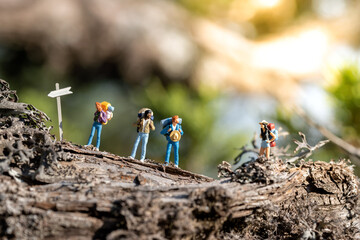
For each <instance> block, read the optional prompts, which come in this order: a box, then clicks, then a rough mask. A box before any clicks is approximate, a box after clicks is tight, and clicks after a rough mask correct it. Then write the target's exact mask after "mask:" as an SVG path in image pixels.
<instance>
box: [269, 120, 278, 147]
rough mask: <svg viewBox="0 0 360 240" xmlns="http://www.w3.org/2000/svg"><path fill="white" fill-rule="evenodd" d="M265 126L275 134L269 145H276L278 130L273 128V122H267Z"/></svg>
mask: <svg viewBox="0 0 360 240" xmlns="http://www.w3.org/2000/svg"><path fill="white" fill-rule="evenodd" d="M267 127H268V129H269V131H270V132H272V133H273V134H274V135H275V140H274V141H272V142H270V147H275V146H276V140H278V131H277V130H276V129H275V124H273V123H269V124H268V125H267ZM271 140H272V139H271Z"/></svg>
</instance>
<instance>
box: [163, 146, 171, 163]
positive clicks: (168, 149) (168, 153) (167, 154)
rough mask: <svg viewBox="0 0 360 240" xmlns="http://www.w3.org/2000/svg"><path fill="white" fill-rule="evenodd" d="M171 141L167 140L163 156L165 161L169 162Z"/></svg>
mask: <svg viewBox="0 0 360 240" xmlns="http://www.w3.org/2000/svg"><path fill="white" fill-rule="evenodd" d="M171 145H172V144H171V143H170V142H168V144H167V148H166V156H165V163H169V160H170V153H171Z"/></svg>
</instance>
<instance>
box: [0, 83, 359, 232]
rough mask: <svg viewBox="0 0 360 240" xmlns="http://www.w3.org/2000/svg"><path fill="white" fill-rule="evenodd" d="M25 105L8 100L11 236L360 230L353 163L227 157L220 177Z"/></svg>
mask: <svg viewBox="0 0 360 240" xmlns="http://www.w3.org/2000/svg"><path fill="white" fill-rule="evenodd" d="M1 83H2V84H3V85H4V84H5V83H4V82H1ZM8 101H10V102H12V103H11V104H12V105H13V107H10V110H9V108H7V110H3V109H4V108H3V106H9V103H8ZM18 104H20V103H17V102H16V100H15V99H10V98H6V97H4V98H2V99H1V100H0V114H1V115H0V118H1V125H0V140H1V142H0V167H1V172H2V174H1V175H0V222H1V228H0V236H1V238H2V239H266V238H270V239H351V238H353V239H356V238H359V237H360V235H359V226H360V225H359V216H358V213H359V207H358V192H359V190H358V183H359V182H358V179H357V178H356V177H355V176H354V174H353V171H352V168H351V167H349V166H348V165H347V163H345V161H341V162H337V163H324V162H303V163H300V164H299V165H298V167H296V168H289V167H288V166H287V165H286V164H284V163H283V162H282V161H281V160H279V159H271V160H269V161H263V160H262V159H258V160H257V161H255V162H252V163H250V164H248V165H247V166H246V167H242V168H240V169H238V170H236V171H232V170H231V169H230V168H229V165H228V164H226V163H223V164H222V165H220V166H219V172H220V173H221V175H222V176H223V178H222V179H221V180H214V179H211V178H209V177H206V176H202V175H198V174H195V173H191V172H189V171H185V170H182V169H178V168H174V167H172V166H164V165H163V164H160V163H154V162H145V163H142V162H140V161H138V160H133V159H129V158H123V157H120V156H116V155H114V154H111V153H107V152H98V151H92V150H91V149H90V148H84V147H82V146H77V145H74V144H71V143H69V142H58V141H55V140H54V139H53V138H52V137H51V135H50V134H49V132H48V129H46V128H44V126H42V125H41V122H42V121H43V119H42V118H39V117H37V118H33V120H32V121H30V120H29V119H30V116H43V115H42V113H41V112H40V111H38V110H36V109H35V108H31V109H30V110H29V111H30V112H27V113H24V115H22V116H20V115H19V114H18V112H16V113H15V112H14V111H12V110H11V109H20V110H17V111H21V109H28V105H26V104H21V106H25V107H23V108H18V107H19V106H20V105H18ZM27 114H29V115H30V116H28V115H27Z"/></svg>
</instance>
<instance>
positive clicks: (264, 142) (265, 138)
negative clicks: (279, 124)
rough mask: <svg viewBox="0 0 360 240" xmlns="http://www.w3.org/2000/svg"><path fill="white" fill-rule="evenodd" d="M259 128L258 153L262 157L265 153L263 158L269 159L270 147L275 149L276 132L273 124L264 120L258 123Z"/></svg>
mask: <svg viewBox="0 0 360 240" xmlns="http://www.w3.org/2000/svg"><path fill="white" fill-rule="evenodd" d="M259 124H260V127H261V129H260V130H261V133H260V138H261V147H260V153H259V155H260V156H262V155H264V153H265V156H266V158H267V159H269V158H270V146H271V147H275V146H276V143H275V141H276V140H277V138H278V137H277V131H276V130H275V124H273V123H268V122H267V121H265V120H262V121H261V122H260V123H259Z"/></svg>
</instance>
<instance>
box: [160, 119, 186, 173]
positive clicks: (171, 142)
mask: <svg viewBox="0 0 360 240" xmlns="http://www.w3.org/2000/svg"><path fill="white" fill-rule="evenodd" d="M181 123H182V119H181V118H179V116H177V115H175V116H173V117H172V118H167V119H163V120H161V124H162V125H163V130H162V131H161V134H163V135H165V136H166V140H167V141H168V144H167V149H166V156H165V164H166V165H168V164H169V160H170V153H171V147H173V148H174V157H175V160H174V163H175V167H179V141H180V139H181V135H183V134H184V131H183V130H182V128H181Z"/></svg>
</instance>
